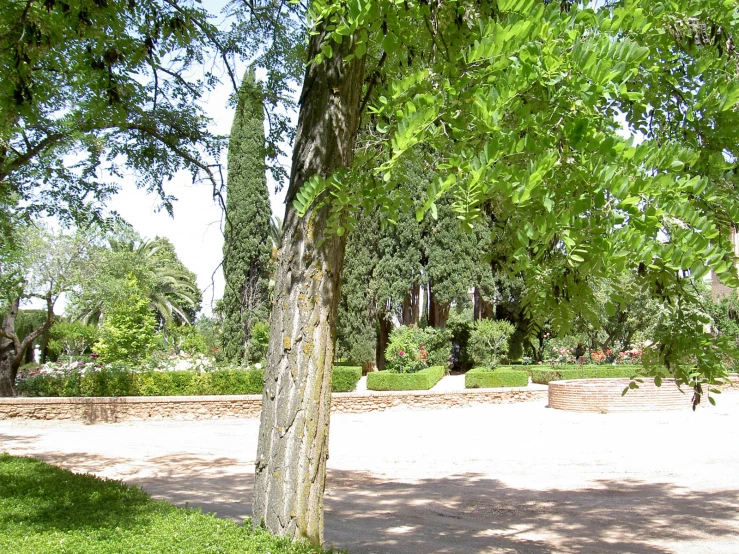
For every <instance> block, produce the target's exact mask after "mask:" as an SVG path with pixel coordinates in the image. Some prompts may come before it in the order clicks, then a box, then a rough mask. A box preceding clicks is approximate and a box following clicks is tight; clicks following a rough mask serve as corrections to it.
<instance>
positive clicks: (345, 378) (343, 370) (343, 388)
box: [331, 366, 362, 392]
mask: <svg viewBox="0 0 739 554" xmlns="http://www.w3.org/2000/svg"><path fill="white" fill-rule="evenodd" d="M361 378H362V368H361V367H357V366H334V374H333V378H332V380H331V391H332V392H351V391H353V390H354V389H355V388H357V383H358V382H359V379H361Z"/></svg>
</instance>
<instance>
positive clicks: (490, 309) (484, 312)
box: [474, 287, 495, 321]
mask: <svg viewBox="0 0 739 554" xmlns="http://www.w3.org/2000/svg"><path fill="white" fill-rule="evenodd" d="M494 316H495V309H494V306H493V305H492V304H491V303H490V302H487V301H485V299H484V298H483V296H482V292H481V291H480V287H475V293H474V318H475V321H479V320H481V319H492V318H493V317H494Z"/></svg>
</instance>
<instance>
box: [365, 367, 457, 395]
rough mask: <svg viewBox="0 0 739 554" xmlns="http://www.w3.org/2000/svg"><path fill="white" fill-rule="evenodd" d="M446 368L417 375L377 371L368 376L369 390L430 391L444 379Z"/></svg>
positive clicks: (428, 370) (425, 371)
mask: <svg viewBox="0 0 739 554" xmlns="http://www.w3.org/2000/svg"><path fill="white" fill-rule="evenodd" d="M446 371H447V369H446V366H433V367H427V368H425V369H421V370H420V371H417V372H416V373H393V372H391V371H375V372H373V373H369V374H368V375H367V388H368V389H369V390H429V389H430V388H431V387H433V386H434V385H435V384H436V383H438V382H439V380H441V378H442V377H444V374H445V373H446Z"/></svg>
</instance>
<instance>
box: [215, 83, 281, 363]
mask: <svg viewBox="0 0 739 554" xmlns="http://www.w3.org/2000/svg"><path fill="white" fill-rule="evenodd" d="M264 157H265V146H264V107H263V102H262V89H261V87H260V86H259V84H258V83H257V82H256V81H255V78H254V71H253V70H248V71H247V72H246V75H245V76H244V80H243V81H242V83H241V88H240V89H239V103H238V105H237V106H236V114H235V115H234V121H233V125H232V127H231V138H230V139H229V144H228V185H227V189H226V191H227V195H226V229H225V234H224V243H223V275H224V277H225V279H226V287H225V290H224V293H223V313H224V320H223V335H222V337H221V338H222V341H223V352H224V355H225V357H226V358H227V359H229V360H232V361H236V362H238V361H241V360H242V359H243V357H244V355H245V354H248V352H249V343H250V341H251V328H252V326H253V325H254V323H255V322H257V321H266V320H267V319H268V318H269V269H270V268H269V261H270V256H271V254H272V248H271V240H275V233H277V232H278V230H277V229H276V228H275V225H274V223H276V222H273V221H272V220H271V215H272V211H271V208H270V204H269V189H268V188H267V178H266V175H265V169H266V167H265V162H264ZM254 361H257V360H254Z"/></svg>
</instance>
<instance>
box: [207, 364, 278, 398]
mask: <svg viewBox="0 0 739 554" xmlns="http://www.w3.org/2000/svg"><path fill="white" fill-rule="evenodd" d="M202 375H203V376H204V377H206V376H210V388H209V389H208V390H206V391H204V392H202V393H201V394H262V390H264V370H262V369H250V370H248V371H244V370H242V369H222V370H219V371H212V372H210V373H203V374H202Z"/></svg>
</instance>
